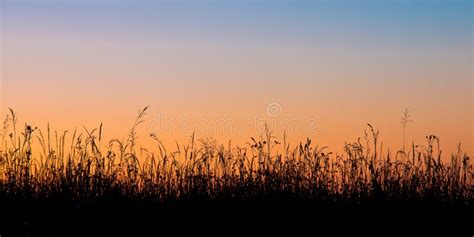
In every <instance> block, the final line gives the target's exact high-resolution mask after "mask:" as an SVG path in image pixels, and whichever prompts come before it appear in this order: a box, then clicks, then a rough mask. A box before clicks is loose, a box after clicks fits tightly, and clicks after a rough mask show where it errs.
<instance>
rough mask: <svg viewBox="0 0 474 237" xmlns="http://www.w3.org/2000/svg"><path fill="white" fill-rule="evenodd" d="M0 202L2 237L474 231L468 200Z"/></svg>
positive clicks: (456, 233) (466, 233)
mask: <svg viewBox="0 0 474 237" xmlns="http://www.w3.org/2000/svg"><path fill="white" fill-rule="evenodd" d="M0 206H1V222H0V235H1V236H2V237H4V236H92V235H100V236H116V235H121V236H160V235H164V234H167V233H174V234H178V235H180V234H185V233H187V232H189V233H190V234H193V236H194V235H197V236H201V235H202V234H204V235H216V234H218V235H221V236H229V235H230V234H232V236H233V235H235V234H237V235H240V236H248V235H253V234H257V233H260V234H263V236H269V235H271V234H278V236H280V235H281V234H285V233H287V234H289V235H288V236H303V235H304V236H315V235H317V234H321V233H329V235H343V236H353V235H356V234H364V235H367V234H369V235H377V236H386V235H389V234H390V235H393V234H396V235H399V236H407V235H410V234H417V233H420V234H422V236H432V235H431V233H433V234H436V235H439V234H442V233H446V236H473V234H474V208H473V207H472V205H466V204H465V203H464V204H463V203H450V204H442V203H435V202H427V201H423V202H414V201H391V202H381V201H370V202H364V203H337V204H328V203H318V202H316V201H193V202H190V201H180V202H170V203H167V204H165V205H154V204H152V203H145V202H142V201H120V202H118V201H117V202H113V201H112V202H108V203H107V204H95V205H90V206H84V205H79V204H77V203H72V202H64V201H63V202H61V201H22V202H18V201H4V202H2V203H1V204H0ZM148 234H151V235H148ZM443 235H444V234H443ZM325 236H326V234H325Z"/></svg>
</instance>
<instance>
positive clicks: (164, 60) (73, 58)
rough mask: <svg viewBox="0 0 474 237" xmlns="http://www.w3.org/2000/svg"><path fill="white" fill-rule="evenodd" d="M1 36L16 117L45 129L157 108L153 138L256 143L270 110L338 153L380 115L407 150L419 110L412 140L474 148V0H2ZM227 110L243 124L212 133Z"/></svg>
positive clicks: (392, 140)
mask: <svg viewBox="0 0 474 237" xmlns="http://www.w3.org/2000/svg"><path fill="white" fill-rule="evenodd" d="M0 33H1V47H0V48H1V52H0V53H1V68H0V70H1V71H0V72H1V73H0V76H1V78H0V83H1V93H2V97H1V98H2V101H1V108H2V116H4V115H5V112H6V108H8V107H12V108H14V109H15V110H16V112H17V113H18V115H19V116H20V119H22V120H21V121H28V122H29V123H32V124H34V125H35V126H39V127H41V128H44V127H45V125H46V123H47V122H48V121H49V122H51V124H52V126H53V128H55V129H58V130H64V129H68V130H72V129H73V128H74V127H75V126H82V125H85V126H87V127H94V126H95V127H97V126H98V125H99V124H100V123H101V122H104V124H105V126H104V127H105V130H106V134H107V136H109V137H115V136H118V137H124V136H126V135H127V131H126V130H125V129H128V128H130V127H131V125H132V123H133V120H134V117H135V115H136V113H135V112H136V111H137V110H138V109H139V108H141V107H143V106H146V105H150V106H151V110H150V114H149V116H148V120H147V122H146V123H145V124H144V126H143V128H142V130H143V131H142V134H143V135H142V136H143V137H146V133H149V132H153V131H154V130H157V131H155V132H158V133H159V135H160V137H161V138H163V139H165V140H166V141H168V142H171V143H174V140H183V139H186V137H187V136H188V135H189V131H190V130H198V131H197V132H198V136H202V137H206V136H212V137H214V138H216V139H218V140H219V141H222V142H224V143H226V142H227V139H233V140H234V141H235V143H242V142H243V141H247V140H249V139H248V138H249V137H250V136H258V133H259V132H260V129H257V128H255V126H254V125H252V126H250V127H249V128H247V129H245V130H243V128H242V127H244V125H243V124H246V122H247V123H248V122H249V121H250V123H251V124H252V121H255V119H256V118H257V119H258V120H266V121H269V122H272V121H273V122H275V121H277V122H278V121H280V122H281V121H296V122H297V123H298V124H304V123H305V122H306V121H316V122H317V126H316V131H313V130H312V131H311V132H308V131H305V130H304V129H303V130H297V131H291V132H290V133H289V134H288V135H289V139H290V140H292V141H296V140H301V139H304V138H305V137H307V136H309V137H311V138H313V139H316V142H317V143H319V144H323V145H329V146H330V147H331V148H332V149H333V150H341V148H342V146H343V144H344V142H345V141H355V140H356V139H357V137H359V136H362V135H363V130H364V129H365V128H366V123H367V122H370V123H372V124H373V125H374V126H375V127H377V128H379V129H380V130H381V139H382V140H384V146H385V147H388V146H389V147H391V148H392V150H396V149H400V147H401V145H402V132H403V129H402V125H401V124H400V117H401V116H402V113H403V111H404V109H405V108H408V109H409V110H410V111H411V114H412V116H413V117H412V118H413V120H414V123H412V124H409V125H408V128H407V140H408V141H411V140H415V141H416V142H417V143H424V137H425V135H429V134H436V135H438V136H440V137H441V145H442V147H443V148H444V150H445V151H448V152H454V150H455V148H456V144H457V143H458V142H462V143H463V144H464V148H465V150H466V151H468V152H469V153H470V154H472V153H473V152H474V146H473V142H474V140H473V134H474V130H473V128H474V125H473V116H474V114H473V110H474V109H473V90H474V87H473V3H472V1H470V0H467V1H457V0H449V1H448V0H446V1H436V0H425V1H416V0H415V1H404V0H386V1H363V0H358V1H357V0H353V1H350V0H346V1H342V0H340V1H337V0H336V1H303V0H292V1H290V0H277V1H265V0H255V1H252V0H245V1H244V0H242V1H236V0H234V1H233V0H231V1H204V0H193V1H191V0H177V1H145V0H133V1H131V0H130V1H125V0H122V1H120V0H117V1H112V0H97V1H92V0H88V1H79V0H69V1H68V0H63V1H59V0H50V1H40V0H1V28H0ZM270 103H278V105H279V106H280V109H281V111H280V113H279V114H278V115H277V116H276V117H271V116H268V114H267V105H268V104H270ZM160 118H162V119H161V120H160ZM221 120H226V121H232V122H233V123H234V124H235V127H236V130H239V132H238V133H236V132H231V133H230V134H226V133H225V132H219V131H218V129H216V130H212V129H211V130H206V131H207V132H202V133H201V132H200V131H201V130H203V129H201V128H202V127H200V125H199V123H200V122H202V121H207V123H208V126H209V127H212V126H213V124H215V123H217V121H221ZM157 121H162V122H160V123H157ZM163 121H164V122H163ZM183 121H184V122H183ZM163 123H166V124H165V125H166V126H168V127H169V129H168V130H169V131H164V130H163V129H162V128H163V127H164V126H165V125H164V124H163ZM183 123H184V124H185V125H183ZM177 124H180V125H177ZM201 125H202V124H201ZM179 126H185V127H186V128H185V129H184V130H186V132H184V131H183V129H179V128H178V127H179ZM278 126H279V125H276V126H274V127H272V129H274V130H276V132H277V135H278V136H281V133H282V131H281V130H282V129H278ZM302 126H304V125H302ZM242 131H243V132H242ZM227 133H228V132H227ZM143 140H146V138H143ZM145 142H146V141H145Z"/></svg>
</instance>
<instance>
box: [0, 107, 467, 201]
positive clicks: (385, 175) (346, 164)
mask: <svg viewBox="0 0 474 237" xmlns="http://www.w3.org/2000/svg"><path fill="white" fill-rule="evenodd" d="M146 111H147V108H145V109H143V110H141V111H140V112H139V114H138V117H137V119H136V121H135V125H134V126H133V128H132V129H131V131H130V132H129V136H128V139H126V140H123V141H121V140H118V139H115V140H111V141H108V142H107V143H105V141H102V126H100V127H99V128H98V129H94V130H91V131H88V130H87V129H84V132H83V133H79V132H77V131H74V133H73V134H71V136H72V143H71V144H65V140H66V136H67V134H66V133H64V134H57V132H56V133H54V134H53V133H52V132H51V131H50V130H49V128H48V131H45V132H43V131H41V130H39V129H37V128H33V127H31V126H29V125H25V126H24V127H23V128H22V129H21V130H20V129H19V128H18V124H17V117H16V115H15V113H14V112H13V110H11V111H10V114H9V115H8V116H7V117H6V119H5V121H4V128H3V132H2V147H1V149H0V181H1V182H0V201H1V203H4V204H5V203H10V202H22V201H25V202H27V201H33V202H34V201H38V200H43V201H45V202H47V201H48V200H55V201H57V202H55V203H63V204H64V203H65V205H68V206H79V207H81V206H92V207H94V206H99V207H100V206H111V207H113V206H114V205H125V204H124V203H133V204H130V205H136V204H137V203H140V204H139V206H145V207H146V206H152V207H160V206H168V205H178V206H179V205H180V203H199V202H202V201H216V202H217V201H258V200H266V201H272V200H301V201H310V202H311V203H313V204H315V203H317V204H318V205H319V204H320V205H323V206H324V205H329V206H338V205H365V204H369V205H370V204H371V203H376V202H381V203H387V204H388V203H392V202H394V203H396V202H413V203H422V204H428V203H429V204H430V205H448V206H450V205H456V206H457V205H459V206H466V205H467V206H472V204H473V200H474V191H473V169H472V165H471V161H470V157H469V156H468V155H467V154H463V153H462V152H461V150H460V148H459V152H458V153H457V154H453V155H452V156H451V159H450V160H449V161H448V162H443V159H442V158H441V150H440V148H439V139H438V137H436V136H434V135H429V136H427V137H426V139H427V141H426V143H425V145H415V144H414V143H413V144H412V145H411V147H410V148H409V149H406V150H407V151H399V152H397V153H394V154H386V155H382V152H381V148H380V141H379V140H378V134H379V132H378V131H377V130H376V129H375V128H373V127H372V125H370V124H368V130H367V131H366V133H365V136H364V138H363V139H359V141H357V142H355V143H346V144H345V146H344V151H345V153H346V154H345V155H344V156H339V155H338V156H336V155H334V154H332V153H331V152H330V151H327V150H326V149H327V148H326V147H319V146H317V145H313V144H312V142H311V140H309V139H308V140H307V141H306V142H304V143H300V144H299V145H297V146H295V147H290V146H289V145H288V144H286V141H285V138H284V139H283V141H282V142H278V141H276V140H275V139H274V137H273V136H272V134H271V132H270V131H267V133H266V136H265V137H263V138H262V139H260V140H256V139H254V138H250V139H249V143H248V144H244V145H243V146H236V147H230V144H229V145H228V146H226V145H218V144H217V143H216V142H215V141H210V140H198V141H196V140H197V139H195V138H194V136H193V137H191V140H190V142H189V144H186V145H185V146H182V147H180V146H178V147H177V148H175V150H173V151H171V150H169V149H168V148H167V147H165V146H164V145H163V143H162V142H161V141H160V140H159V139H158V137H157V136H155V135H153V134H151V135H150V136H151V137H152V138H153V139H154V140H156V143H157V147H158V148H157V150H156V151H148V150H145V149H138V148H137V142H136V136H137V134H136V128H137V126H139V125H140V124H141V123H143V122H144V117H145V115H146ZM34 143H37V144H39V146H38V147H39V148H38V149H36V150H34V149H33V148H32V147H33V144H34ZM101 144H106V145H101ZM276 146H282V147H283V148H284V152H283V153H281V154H280V153H277V152H274V148H275V147H276ZM404 150H405V148H404ZM183 205H184V204H183Z"/></svg>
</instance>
